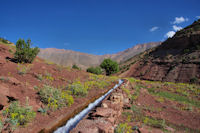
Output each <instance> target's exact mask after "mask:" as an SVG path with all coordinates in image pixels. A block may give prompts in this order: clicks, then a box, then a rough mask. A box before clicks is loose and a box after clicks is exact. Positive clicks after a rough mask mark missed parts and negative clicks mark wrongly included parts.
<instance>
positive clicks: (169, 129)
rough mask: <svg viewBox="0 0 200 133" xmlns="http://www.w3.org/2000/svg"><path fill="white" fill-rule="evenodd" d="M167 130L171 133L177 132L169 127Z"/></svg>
mask: <svg viewBox="0 0 200 133" xmlns="http://www.w3.org/2000/svg"><path fill="white" fill-rule="evenodd" d="M165 129H166V130H168V131H170V132H172V133H173V132H175V130H174V129H173V128H171V127H168V126H167V127H166V128H165Z"/></svg>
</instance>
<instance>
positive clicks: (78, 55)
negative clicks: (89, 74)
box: [38, 42, 161, 69]
mask: <svg viewBox="0 0 200 133" xmlns="http://www.w3.org/2000/svg"><path fill="white" fill-rule="evenodd" d="M160 44H161V42H151V43H144V44H137V45H135V46H133V47H132V48H128V49H126V50H124V51H121V52H117V53H115V54H105V55H93V54H88V53H82V52H77V51H73V50H67V49H57V48H46V49H41V51H40V53H39V54H38V56H39V57H40V58H43V59H45V60H48V61H51V62H54V63H57V64H59V65H63V66H72V65H73V64H77V65H78V66H79V67H81V68H82V69H86V68H88V67H90V66H97V65H99V64H100V63H101V62H102V61H103V59H105V58H111V59H113V60H115V61H117V62H118V63H119V62H123V61H125V60H127V59H128V58H130V57H131V56H134V55H136V54H138V53H140V52H143V51H145V50H147V49H149V48H151V47H155V46H158V45H160Z"/></svg>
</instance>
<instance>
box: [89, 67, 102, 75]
mask: <svg viewBox="0 0 200 133" xmlns="http://www.w3.org/2000/svg"><path fill="white" fill-rule="evenodd" d="M87 72H90V73H94V74H97V75H99V74H102V70H101V68H100V67H89V68H88V69H87Z"/></svg>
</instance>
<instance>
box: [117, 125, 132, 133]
mask: <svg viewBox="0 0 200 133" xmlns="http://www.w3.org/2000/svg"><path fill="white" fill-rule="evenodd" d="M132 132H133V131H132V129H131V126H129V125H128V124H127V123H120V124H119V125H118V126H117V128H116V129H115V133H132Z"/></svg>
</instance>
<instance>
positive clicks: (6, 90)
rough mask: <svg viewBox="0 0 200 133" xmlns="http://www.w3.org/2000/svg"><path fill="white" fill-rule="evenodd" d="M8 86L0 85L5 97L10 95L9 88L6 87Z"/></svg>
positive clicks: (0, 90) (0, 92)
mask: <svg viewBox="0 0 200 133" xmlns="http://www.w3.org/2000/svg"><path fill="white" fill-rule="evenodd" d="M5 86H6V85H4V84H0V94H2V95H4V96H8V95H9V88H8V87H5Z"/></svg>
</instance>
